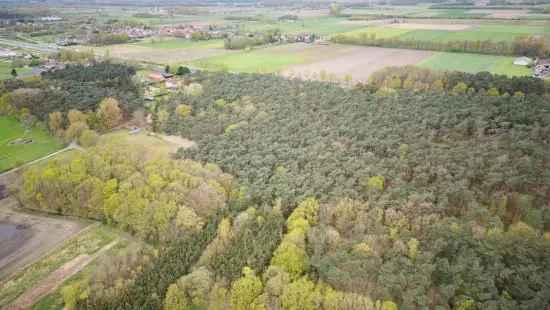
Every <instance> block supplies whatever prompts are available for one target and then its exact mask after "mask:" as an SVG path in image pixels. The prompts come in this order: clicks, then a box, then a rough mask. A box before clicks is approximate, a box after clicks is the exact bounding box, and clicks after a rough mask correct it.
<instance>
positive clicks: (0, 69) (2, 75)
mask: <svg viewBox="0 0 550 310" xmlns="http://www.w3.org/2000/svg"><path fill="white" fill-rule="evenodd" d="M11 69H12V66H11V63H10V62H7V61H0V80H6V79H11V78H12V76H11ZM15 70H16V71H17V73H18V74H21V73H25V72H29V71H31V70H32V69H31V68H27V67H23V68H16V69H15Z"/></svg>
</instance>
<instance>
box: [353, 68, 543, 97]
mask: <svg viewBox="0 0 550 310" xmlns="http://www.w3.org/2000/svg"><path fill="white" fill-rule="evenodd" d="M355 87H356V88H357V89H360V90H365V91H370V92H377V91H380V90H381V89H382V90H386V91H387V89H393V90H396V89H407V90H414V91H434V92H447V93H455V94H464V93H478V94H487V95H490V96H499V95H508V96H517V97H523V96H525V95H526V94H529V95H537V96H542V95H545V94H546V93H547V92H548V90H549V89H548V84H547V83H545V82H544V80H542V79H537V78H533V77H512V78H510V77H507V76H505V75H493V74H490V73H489V72H479V73H475V74H472V73H466V72H459V71H434V70H430V69H425V68H419V67H414V66H406V67H386V68H384V69H381V70H379V71H377V72H375V73H373V74H372V75H371V76H370V78H369V82H368V83H365V84H357V85H356V86H355Z"/></svg>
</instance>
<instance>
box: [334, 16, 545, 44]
mask: <svg viewBox="0 0 550 310" xmlns="http://www.w3.org/2000/svg"><path fill="white" fill-rule="evenodd" d="M363 33H366V34H368V35H375V36H376V38H397V39H401V40H418V41H435V42H449V41H485V40H490V41H495V42H498V41H506V42H511V41H513V40H514V39H515V38H516V37H518V36H524V35H536V34H538V35H544V34H547V33H550V27H548V26H517V25H511V24H510V25H496V24H493V25H490V24H482V25H480V24H475V23H473V24H470V25H465V24H449V23H446V22H445V23H438V22H437V20H434V21H433V22H431V23H414V22H410V23H399V24H388V25H383V26H375V27H367V28H363V29H357V30H354V31H351V32H347V33H344V35H351V36H360V35H361V34H363Z"/></svg>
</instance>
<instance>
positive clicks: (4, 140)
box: [0, 116, 62, 171]
mask: <svg viewBox="0 0 550 310" xmlns="http://www.w3.org/2000/svg"><path fill="white" fill-rule="evenodd" d="M17 138H29V139H32V140H33V142H32V143H29V144H17V145H13V144H11V145H10V142H11V141H13V140H14V139H17ZM61 146H62V145H61V143H59V142H58V141H57V140H56V139H55V138H54V137H52V136H50V135H49V134H48V133H47V132H46V131H45V130H43V129H40V128H30V129H26V128H25V127H24V126H23V125H22V124H21V123H20V122H19V121H17V120H16V119H15V118H13V117H6V116H0V171H4V170H8V169H11V168H13V167H15V166H18V165H20V164H23V163H25V162H28V161H31V160H34V159H37V158H40V157H42V156H45V155H47V154H49V153H52V152H54V151H56V150H58V149H59V148H61Z"/></svg>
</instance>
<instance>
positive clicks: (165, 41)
mask: <svg viewBox="0 0 550 310" xmlns="http://www.w3.org/2000/svg"><path fill="white" fill-rule="evenodd" d="M129 45H133V46H141V47H148V48H155V49H176V48H223V40H204V41H191V40H187V39H181V38H172V37H167V38H166V37H154V38H148V39H145V40H143V41H140V42H138V43H134V44H129Z"/></svg>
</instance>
